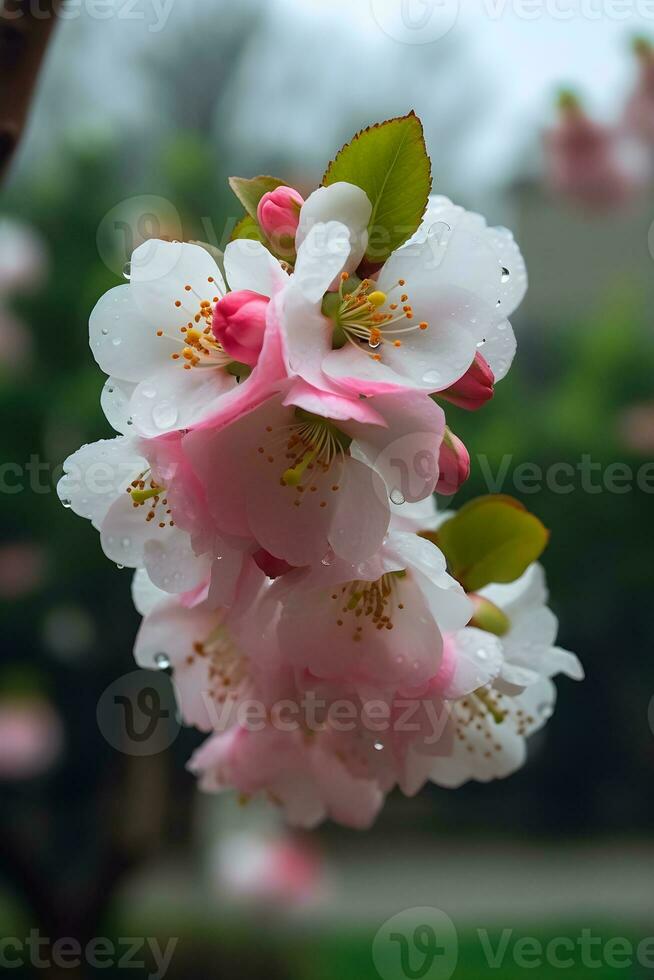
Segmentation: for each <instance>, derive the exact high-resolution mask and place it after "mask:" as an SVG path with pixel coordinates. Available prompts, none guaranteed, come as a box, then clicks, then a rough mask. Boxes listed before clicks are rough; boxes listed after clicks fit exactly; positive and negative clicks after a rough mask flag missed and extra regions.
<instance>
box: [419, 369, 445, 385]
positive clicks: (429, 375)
mask: <svg viewBox="0 0 654 980" xmlns="http://www.w3.org/2000/svg"><path fill="white" fill-rule="evenodd" d="M440 380H441V374H440V371H434V370H432V371H425V373H424V374H423V376H422V382H423V384H426V385H437V384H438V383H439V382H440Z"/></svg>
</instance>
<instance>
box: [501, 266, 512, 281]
mask: <svg viewBox="0 0 654 980" xmlns="http://www.w3.org/2000/svg"><path fill="white" fill-rule="evenodd" d="M510 278H511V273H510V272H509V270H508V269H507V268H506V267H505V266H502V282H508V281H509V279H510Z"/></svg>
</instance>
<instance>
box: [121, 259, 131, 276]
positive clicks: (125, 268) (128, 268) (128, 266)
mask: <svg viewBox="0 0 654 980" xmlns="http://www.w3.org/2000/svg"><path fill="white" fill-rule="evenodd" d="M123 276H124V277H125V279H128V280H129V279H131V278H132V263H131V262H126V263H125V265H124V266H123Z"/></svg>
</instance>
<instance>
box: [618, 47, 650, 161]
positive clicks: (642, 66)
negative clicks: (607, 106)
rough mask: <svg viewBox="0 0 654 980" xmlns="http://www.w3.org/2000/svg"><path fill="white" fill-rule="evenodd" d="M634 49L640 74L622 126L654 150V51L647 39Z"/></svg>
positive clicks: (628, 102)
mask: <svg viewBox="0 0 654 980" xmlns="http://www.w3.org/2000/svg"><path fill="white" fill-rule="evenodd" d="M633 47H634V52H635V54H636V57H637V58H638V63H639V72H638V78H637V81H636V85H635V87H634V90H633V92H632V94H631V96H630V97H629V98H628V99H627V103H626V105H625V108H624V113H623V117H622V126H623V128H624V130H625V132H628V133H632V134H633V135H634V136H635V137H637V138H638V139H640V140H642V141H643V142H644V143H646V144H647V145H648V146H649V147H650V148H654V49H653V48H652V45H651V44H650V42H649V41H647V40H646V39H645V38H637V39H636V40H635V41H634V46H633Z"/></svg>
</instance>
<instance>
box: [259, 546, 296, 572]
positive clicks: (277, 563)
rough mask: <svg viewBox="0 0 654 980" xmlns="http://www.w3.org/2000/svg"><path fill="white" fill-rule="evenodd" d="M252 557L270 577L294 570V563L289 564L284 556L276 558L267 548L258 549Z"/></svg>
mask: <svg viewBox="0 0 654 980" xmlns="http://www.w3.org/2000/svg"><path fill="white" fill-rule="evenodd" d="M252 557H253V558H254V560H255V562H256V564H257V565H258V566H259V568H260V569H261V571H262V572H263V573H264V575H267V576H268V578H279V577H280V576H281V575H286V573H287V572H291V571H293V566H292V565H289V563H288V562H287V561H284V559H283V558H275V556H274V555H271V554H270V552H269V551H266V549H265V548H259V550H258V551H255V552H254V554H253V555H252Z"/></svg>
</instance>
